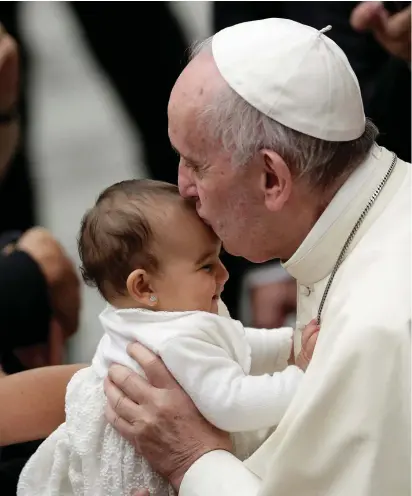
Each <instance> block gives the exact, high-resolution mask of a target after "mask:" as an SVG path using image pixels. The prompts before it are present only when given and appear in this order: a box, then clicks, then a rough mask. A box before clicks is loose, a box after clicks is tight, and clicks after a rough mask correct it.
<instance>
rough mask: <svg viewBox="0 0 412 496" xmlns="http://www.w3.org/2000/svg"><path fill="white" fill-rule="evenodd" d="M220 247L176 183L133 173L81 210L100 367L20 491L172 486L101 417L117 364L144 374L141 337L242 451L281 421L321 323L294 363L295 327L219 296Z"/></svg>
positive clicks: (82, 384)
mask: <svg viewBox="0 0 412 496" xmlns="http://www.w3.org/2000/svg"><path fill="white" fill-rule="evenodd" d="M220 250H221V243H220V241H219V240H218V239H217V237H216V236H215V234H214V233H213V232H212V231H211V230H210V228H209V227H207V226H206V225H205V224H204V223H203V222H202V221H201V220H200V219H199V217H198V216H197V214H196V209H195V206H194V205H193V204H192V203H191V202H188V201H187V200H184V199H182V198H181V197H180V196H179V192H178V189H177V187H176V186H173V185H169V184H166V183H160V182H156V181H150V180H134V181H133V180H132V181H124V182H121V183H118V184H115V185H113V186H111V187H109V188H108V189H106V190H105V191H104V192H103V193H102V194H101V195H100V197H99V198H98V200H97V202H96V205H95V206H94V207H93V208H92V209H91V210H90V211H88V212H87V213H86V215H85V217H84V218H83V221H82V226H81V231H80V237H79V252H80V257H81V260H82V272H83V277H84V279H85V281H86V282H87V283H89V284H92V285H95V286H97V288H98V290H99V291H100V293H101V294H102V296H103V297H104V298H105V300H106V301H107V302H108V305H107V307H106V309H105V310H104V311H103V312H102V314H101V315H100V320H101V323H102V325H103V328H104V330H105V334H104V336H103V338H102V339H101V341H100V343H99V345H98V349H97V352H96V354H95V356H94V358H93V363H92V365H91V367H88V368H86V369H83V370H81V371H79V372H78V373H77V374H76V375H75V376H74V377H73V379H72V380H71V382H70V383H69V385H68V388H67V395H66V422H65V423H64V424H63V425H61V426H60V427H59V428H58V429H57V430H56V431H55V432H54V433H53V434H52V435H51V436H50V437H49V438H47V439H46V441H44V443H43V444H42V445H41V446H40V448H39V449H38V451H37V452H36V453H35V454H34V456H33V457H32V458H31V459H30V460H29V462H28V463H27V465H26V466H25V468H24V469H23V472H22V474H21V477H20V481H19V486H18V495H19V496H40V495H42V496H43V495H47V496H57V495H60V496H61V495H79V496H80V495H82V496H83V495H84V496H103V495H104V496H108V495H118V496H125V495H130V494H132V493H133V491H135V490H137V489H141V488H148V489H149V490H150V494H151V495H156V496H166V495H172V494H174V492H173V489H172V488H171V487H170V486H169V485H168V483H167V482H166V481H165V480H164V479H162V477H160V476H159V475H158V474H156V473H154V472H153V470H152V469H151V467H150V466H149V464H148V463H147V462H146V460H144V459H143V458H142V457H141V456H138V455H136V453H135V451H134V449H133V447H132V446H131V445H130V444H129V443H128V442H127V441H125V440H124V439H123V438H122V437H121V436H120V435H119V434H118V433H117V432H116V431H115V430H114V429H113V428H112V427H111V425H109V424H107V422H106V421H105V417H104V408H105V403H106V399H105V395H104V391H103V381H104V378H105V377H106V375H107V372H108V368H109V366H110V365H111V364H112V363H114V362H116V363H120V364H123V365H126V366H128V367H130V368H131V369H133V370H136V371H139V372H140V373H142V372H141V370H140V369H139V366H138V365H137V363H136V362H134V361H133V360H132V359H131V358H130V357H129V356H128V354H127V352H126V347H127V345H128V344H129V343H131V342H133V341H136V340H138V341H139V342H141V343H142V344H144V345H145V346H147V347H148V348H150V349H151V350H152V351H153V352H155V353H156V354H158V355H159V356H160V357H161V358H162V360H163V361H164V363H165V364H166V366H167V367H168V368H169V370H170V372H171V373H172V374H173V376H174V377H175V378H176V380H177V381H178V382H179V383H180V385H181V386H182V387H183V388H184V389H185V391H186V392H187V393H188V394H189V395H190V397H191V398H192V400H193V401H194V403H195V404H196V406H197V408H198V409H199V410H200V412H201V413H202V414H203V415H204V417H205V418H206V419H207V420H208V421H209V422H211V423H213V424H214V425H215V426H217V427H219V428H220V429H223V430H225V431H228V432H230V433H232V439H233V445H234V449H235V453H236V455H237V456H238V457H239V458H240V459H244V458H246V457H248V456H249V455H250V454H251V453H253V451H254V450H256V449H257V447H258V446H259V445H260V444H261V443H262V442H263V441H264V440H265V438H266V437H267V436H268V435H269V434H270V433H271V432H272V431H273V429H274V428H275V427H276V426H277V425H278V424H279V422H280V420H281V419H282V416H283V415H284V413H285V412H286V410H287V408H288V406H289V405H290V403H291V401H292V399H293V397H294V395H295V392H296V390H297V388H298V387H299V384H300V381H301V379H302V377H303V370H305V369H306V367H307V366H308V363H309V360H310V358H311V357H312V354H313V350H314V346H315V342H316V339H317V331H318V330H319V328H318V326H316V323H315V322H311V323H310V324H309V325H308V326H307V327H306V328H305V330H304V332H303V337H302V352H301V353H300V354H299V355H298V356H297V357H296V360H295V363H296V365H293V364H292V363H293V362H294V357H293V352H292V350H293V330H292V329H291V328H282V329H277V330H267V329H250V328H245V327H243V326H242V324H241V323H240V322H238V321H236V320H232V319H230V317H229V316H228V314H227V311H226V314H225V307H224V305H223V304H222V303H221V300H220V295H221V293H222V291H223V287H224V285H225V282H226V281H227V278H228V273H227V271H226V269H225V267H224V266H223V265H222V263H221V261H220V259H219V254H220ZM219 313H220V314H221V315H219ZM224 315H226V316H224ZM288 364H289V365H288Z"/></svg>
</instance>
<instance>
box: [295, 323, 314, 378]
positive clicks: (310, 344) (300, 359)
mask: <svg viewBox="0 0 412 496" xmlns="http://www.w3.org/2000/svg"><path fill="white" fill-rule="evenodd" d="M319 330H320V327H319V326H318V324H317V321H316V319H314V320H311V321H310V322H309V324H308V325H307V326H306V327H305V328H304V329H303V332H302V349H301V351H300V353H299V355H298V356H297V358H296V362H295V363H296V365H297V366H298V367H299V368H301V369H302V370H306V369H307V367H308V365H309V363H310V361H311V360H312V356H313V352H314V351H315V345H316V341H317V340H318V333H319Z"/></svg>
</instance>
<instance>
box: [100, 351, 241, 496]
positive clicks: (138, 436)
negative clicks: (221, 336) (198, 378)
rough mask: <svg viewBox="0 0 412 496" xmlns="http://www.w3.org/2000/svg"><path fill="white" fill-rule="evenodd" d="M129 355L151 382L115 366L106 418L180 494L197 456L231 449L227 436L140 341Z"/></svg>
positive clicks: (107, 388) (109, 381)
mask: <svg viewBox="0 0 412 496" xmlns="http://www.w3.org/2000/svg"><path fill="white" fill-rule="evenodd" d="M129 354H130V356H131V357H132V358H134V359H135V360H136V361H137V362H138V363H139V364H140V366H141V367H142V369H143V371H144V372H145V374H146V377H147V379H148V381H149V382H147V381H146V380H145V379H143V378H142V377H140V376H139V375H138V374H136V373H135V372H132V371H131V370H130V369H128V368H126V367H123V366H121V365H113V366H112V367H111V368H110V370H109V377H108V379H106V381H105V392H106V396H107V407H106V418H107V420H108V421H109V422H110V423H111V424H112V425H113V427H114V428H115V429H116V430H117V431H118V432H119V433H120V434H121V435H122V436H123V437H124V438H126V439H127V440H129V441H130V442H131V443H132V444H133V445H134V447H135V449H136V451H137V452H138V453H140V454H142V455H143V456H144V457H145V458H146V459H147V460H148V461H149V463H150V464H151V465H152V466H153V468H154V469H155V470H156V471H157V472H159V473H160V474H162V475H163V476H164V477H166V478H168V479H169V481H170V483H171V484H172V485H173V487H174V488H175V489H176V490H177V491H178V490H179V487H180V483H181V481H182V479H183V477H184V475H185V473H186V472H187V470H188V469H189V468H190V466H191V465H192V464H193V463H194V462H195V461H196V460H197V459H198V458H200V457H201V456H202V455H204V454H205V453H207V452H209V451H212V450H217V449H223V450H227V451H231V450H232V444H231V441H230V438H229V435H228V434H226V433H224V432H222V431H220V430H218V429H217V428H216V427H214V426H212V425H210V424H209V423H208V422H207V421H206V420H205V419H204V418H203V417H202V416H201V415H200V413H199V412H198V410H197V409H196V407H195V405H194V404H193V402H192V400H191V399H190V398H189V396H188V395H187V394H186V393H185V392H184V391H183V389H182V388H181V387H180V386H179V385H178V383H177V382H176V381H175V379H174V378H173V377H172V376H171V374H170V373H169V371H168V370H167V368H166V367H165V365H164V364H163V362H162V361H161V360H160V358H159V357H157V356H156V355H154V354H153V353H152V352H150V351H149V350H147V349H146V348H145V347H144V346H142V345H141V344H139V343H134V344H133V345H131V346H130V347H129ZM143 494H144V493H143Z"/></svg>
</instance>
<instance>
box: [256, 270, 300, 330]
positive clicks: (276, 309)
mask: <svg viewBox="0 0 412 496" xmlns="http://www.w3.org/2000/svg"><path fill="white" fill-rule="evenodd" d="M251 302H252V317H253V326H254V327H263V328H267V329H271V328H275V327H282V326H283V325H284V324H285V321H286V318H287V316H288V315H289V314H290V313H292V312H295V311H296V281H295V280H294V279H283V280H281V281H278V282H275V283H270V284H265V285H261V286H256V287H254V288H252V290H251Z"/></svg>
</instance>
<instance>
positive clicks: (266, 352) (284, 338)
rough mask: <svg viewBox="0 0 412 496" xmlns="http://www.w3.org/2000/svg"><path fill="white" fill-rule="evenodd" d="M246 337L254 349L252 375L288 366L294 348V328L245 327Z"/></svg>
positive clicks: (269, 372) (279, 369)
mask: <svg viewBox="0 0 412 496" xmlns="http://www.w3.org/2000/svg"><path fill="white" fill-rule="evenodd" d="M245 335H246V339H247V341H248V343H249V346H250V348H251V350H252V353H251V359H252V363H251V370H250V373H251V374H252V375H261V374H266V373H268V374H271V373H273V372H276V371H281V370H284V369H285V368H286V367H287V366H288V360H289V359H290V357H291V354H292V349H293V329H292V328H291V327H281V328H280V329H254V328H250V327H245Z"/></svg>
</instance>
